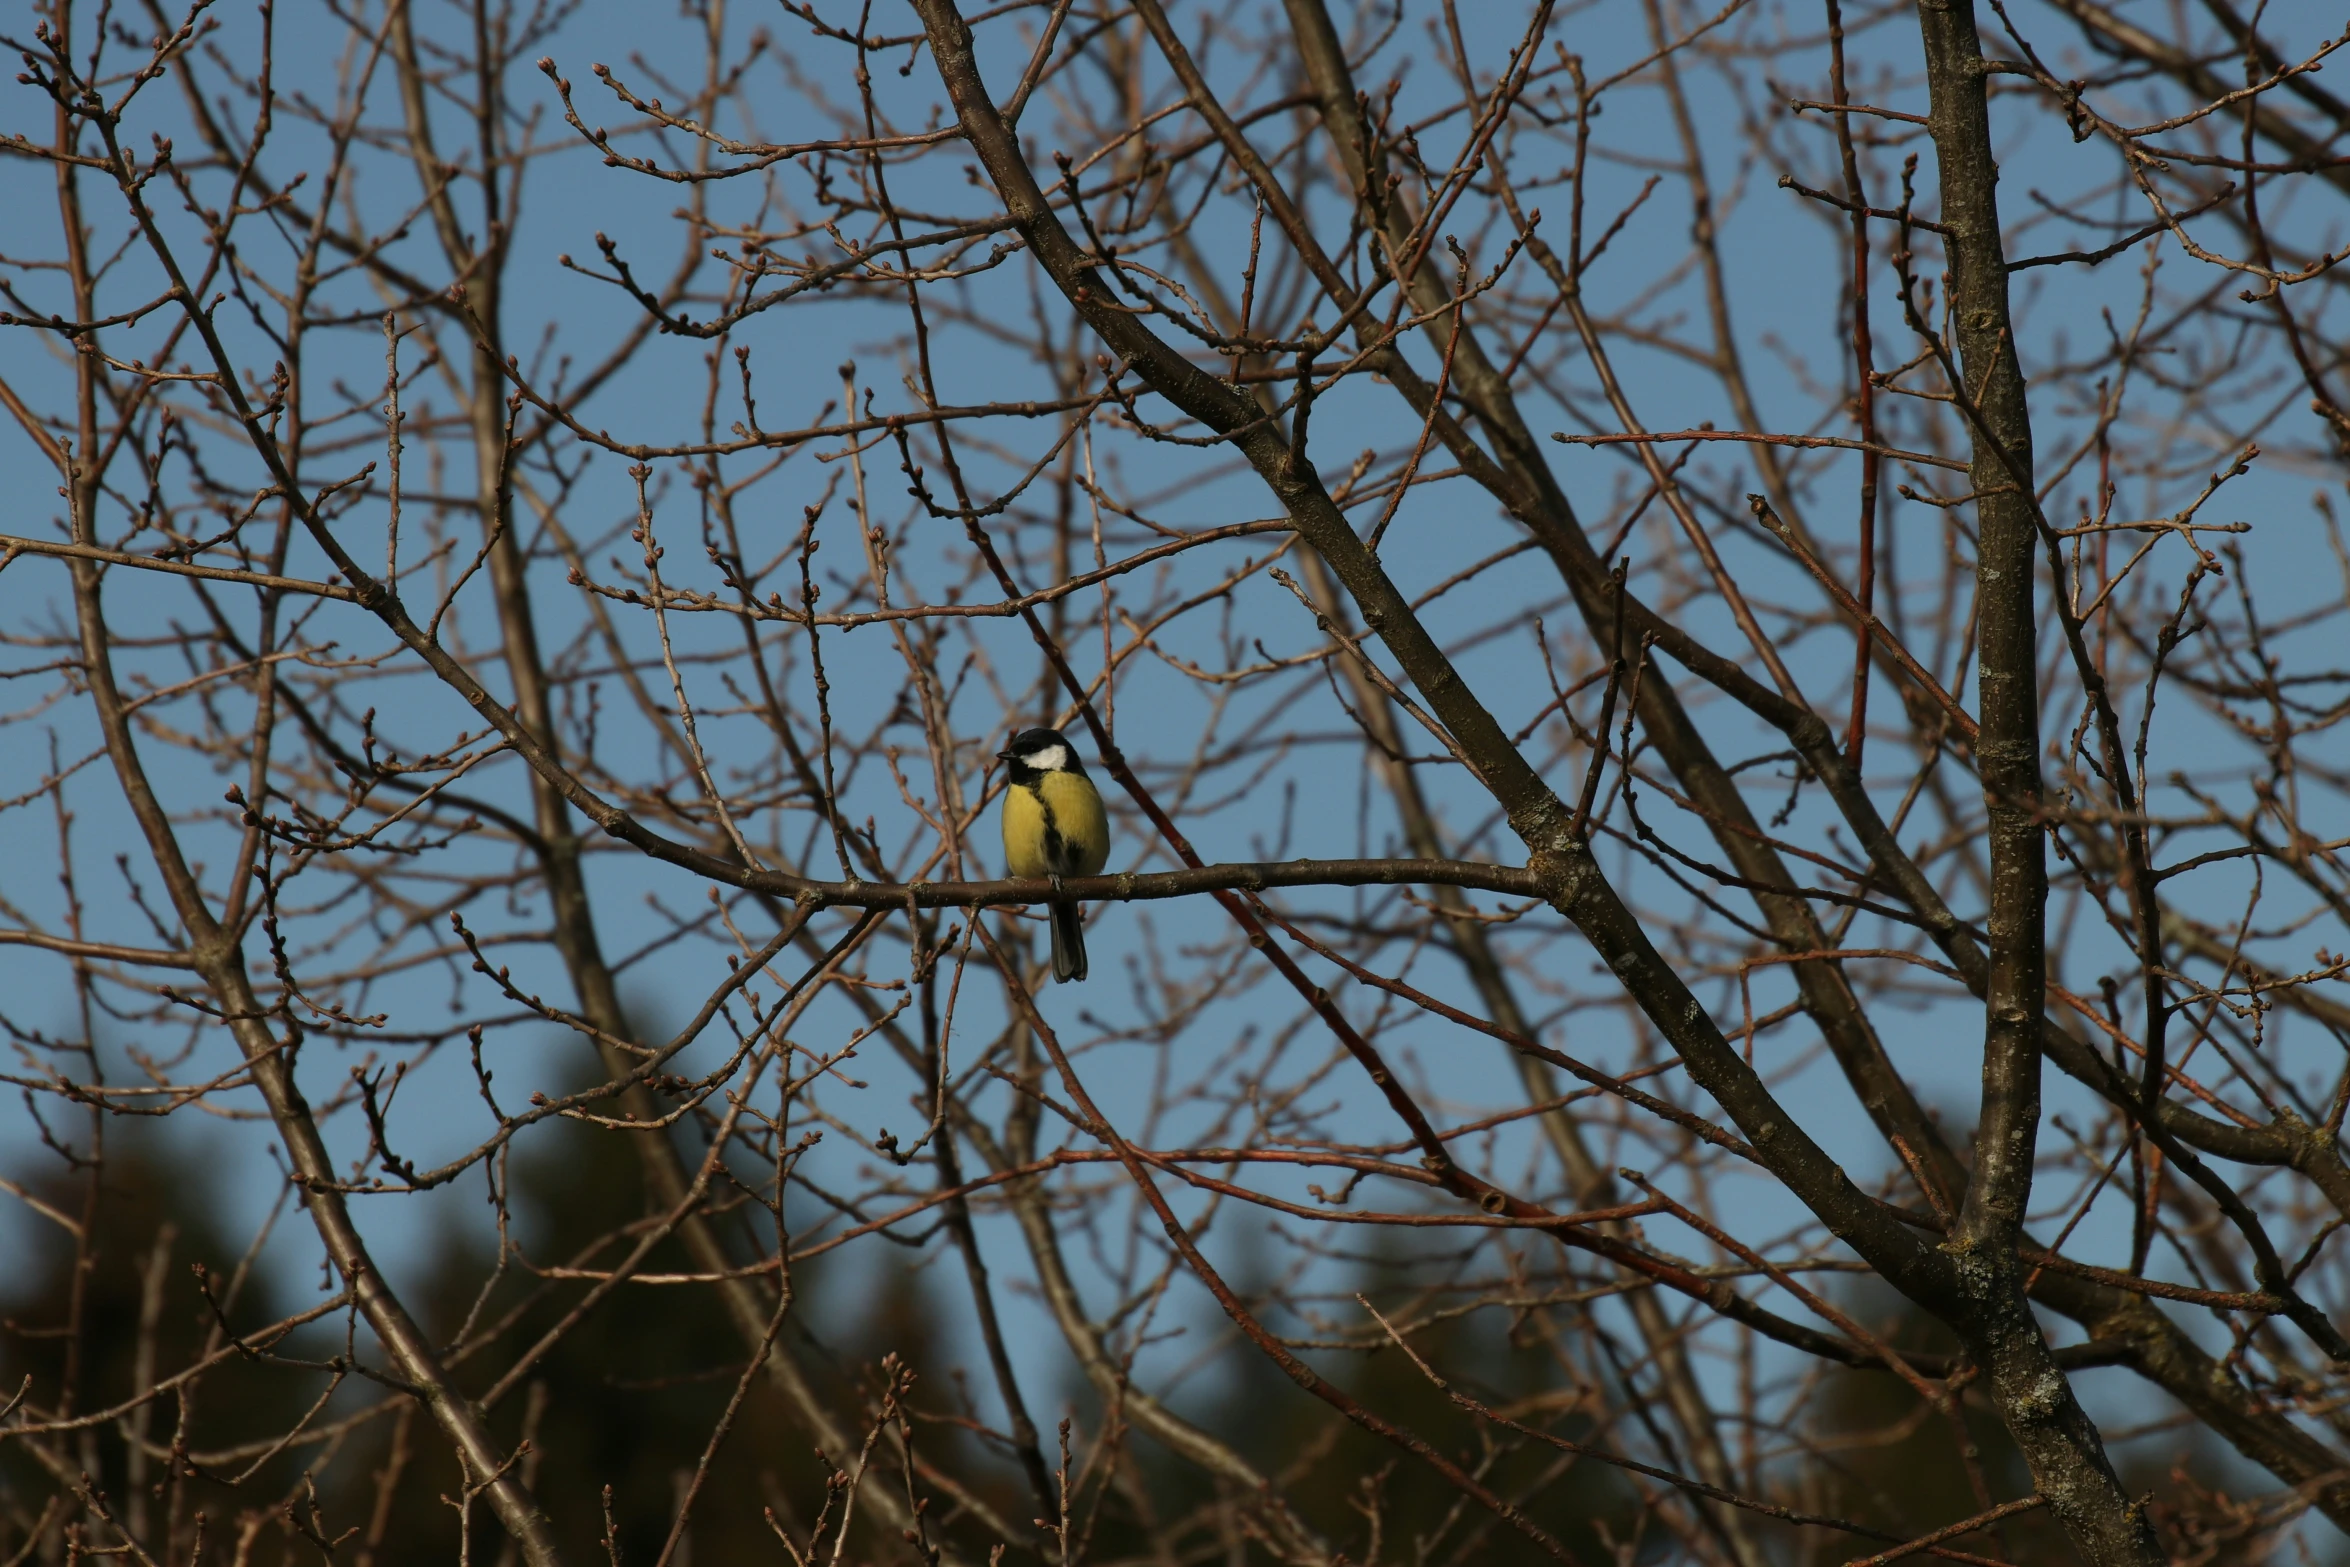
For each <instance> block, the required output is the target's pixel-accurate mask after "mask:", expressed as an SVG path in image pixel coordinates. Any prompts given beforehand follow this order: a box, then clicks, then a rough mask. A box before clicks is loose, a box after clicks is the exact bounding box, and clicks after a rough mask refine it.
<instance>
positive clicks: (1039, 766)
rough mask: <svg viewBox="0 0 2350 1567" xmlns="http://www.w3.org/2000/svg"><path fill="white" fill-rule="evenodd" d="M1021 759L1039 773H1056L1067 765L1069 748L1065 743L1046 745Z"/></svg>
mask: <svg viewBox="0 0 2350 1567" xmlns="http://www.w3.org/2000/svg"><path fill="white" fill-rule="evenodd" d="M1022 760H1023V761H1025V762H1027V764H1028V765H1029V766H1031V767H1033V768H1035V769H1036V770H1037V771H1038V772H1040V773H1057V772H1059V771H1061V770H1062V769H1063V768H1065V767H1067V766H1068V765H1069V748H1068V747H1067V746H1065V745H1048V746H1046V747H1045V748H1044V749H1043V750H1041V751H1036V752H1033V753H1032V754H1030V755H1028V756H1026V757H1023V758H1022Z"/></svg>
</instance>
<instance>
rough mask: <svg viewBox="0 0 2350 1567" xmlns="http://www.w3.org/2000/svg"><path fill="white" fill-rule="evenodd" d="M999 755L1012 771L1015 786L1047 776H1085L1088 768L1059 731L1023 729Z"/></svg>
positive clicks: (1074, 748)
mask: <svg viewBox="0 0 2350 1567" xmlns="http://www.w3.org/2000/svg"><path fill="white" fill-rule="evenodd" d="M996 755H997V756H999V757H1000V758H1002V760H1003V762H1004V765H1005V766H1006V767H1007V768H1009V769H1010V770H1011V775H1012V782H1014V783H1016V784H1025V783H1034V782H1035V781H1036V780H1037V779H1038V778H1039V777H1040V776H1042V775H1043V774H1045V773H1075V774H1077V776H1079V777H1080V778H1082V777H1084V776H1085V764H1084V763H1083V762H1080V761H1079V760H1077V748H1076V747H1075V746H1073V745H1071V744H1070V743H1069V739H1068V737H1067V736H1066V735H1064V734H1062V733H1061V731H1059V730H1058V729H1023V730H1021V731H1020V732H1019V733H1018V734H1016V735H1014V736H1012V743H1011V744H1010V745H1007V746H1005V747H1004V748H1003V749H1002V750H1001V751H998V752H997V753H996Z"/></svg>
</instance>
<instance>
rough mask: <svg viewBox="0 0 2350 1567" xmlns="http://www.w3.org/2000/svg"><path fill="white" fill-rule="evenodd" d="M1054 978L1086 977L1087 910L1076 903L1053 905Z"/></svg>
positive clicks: (1060, 980)
mask: <svg viewBox="0 0 2350 1567" xmlns="http://www.w3.org/2000/svg"><path fill="white" fill-rule="evenodd" d="M1052 924H1053V980H1054V982H1055V983H1056V984H1065V983H1067V982H1068V981H1070V980H1073V979H1083V978H1085V911H1084V910H1083V909H1081V908H1079V907H1078V906H1077V905H1076V904H1074V903H1056V904H1054V905H1053V906H1052Z"/></svg>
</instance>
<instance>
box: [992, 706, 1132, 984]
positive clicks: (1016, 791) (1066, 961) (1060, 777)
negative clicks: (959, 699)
mask: <svg viewBox="0 0 2350 1567" xmlns="http://www.w3.org/2000/svg"><path fill="white" fill-rule="evenodd" d="M996 755H997V757H998V759H999V760H1001V761H1002V762H1003V764H1004V767H1005V769H1006V771H1007V773H1008V774H1009V787H1007V788H1006V789H1005V790H1004V869H1005V871H1006V872H1007V873H1008V874H1010V875H1013V876H1043V877H1048V878H1050V879H1051V881H1052V883H1053V890H1054V891H1056V892H1058V891H1059V890H1060V883H1061V878H1062V877H1064V876H1098V875H1099V874H1101V868H1102V866H1103V865H1104V864H1105V863H1106V862H1107V861H1108V860H1109V858H1110V818H1109V815H1108V813H1107V812H1105V811H1104V810H1103V809H1102V797H1101V792H1100V791H1099V790H1097V789H1096V788H1094V786H1093V780H1092V779H1090V778H1088V777H1086V776H1085V764H1084V763H1083V762H1080V761H1079V760H1078V759H1077V750H1076V747H1074V746H1072V745H1070V744H1069V739H1068V737H1067V736H1066V735H1064V734H1062V733H1061V732H1060V731H1059V730H1058V729H1023V730H1021V731H1020V732H1019V733H1018V734H1016V735H1014V736H1013V737H1012V743H1011V744H1010V745H1007V746H1005V747H1004V748H1003V749H1002V750H1001V751H999V752H997V753H996ZM1052 930H1053V982H1054V983H1055V984H1065V983H1067V982H1068V981H1070V980H1073V979H1075V980H1082V979H1084V978H1085V918H1084V912H1083V911H1082V910H1081V909H1080V908H1079V907H1078V906H1077V905H1076V904H1074V903H1071V902H1067V901H1064V900H1056V901H1055V902H1054V903H1053V905H1052Z"/></svg>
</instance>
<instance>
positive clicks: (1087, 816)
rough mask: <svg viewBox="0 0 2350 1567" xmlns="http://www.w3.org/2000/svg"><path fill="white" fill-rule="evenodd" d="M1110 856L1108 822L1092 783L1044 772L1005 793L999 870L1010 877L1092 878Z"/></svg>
mask: <svg viewBox="0 0 2350 1567" xmlns="http://www.w3.org/2000/svg"><path fill="white" fill-rule="evenodd" d="M1109 858H1110V820H1109V816H1108V814H1107V813H1106V812H1104V811H1103V809H1102V797H1101V796H1100V795H1099V794H1098V793H1096V792H1095V790H1094V787H1093V785H1092V784H1091V783H1089V782H1088V781H1086V780H1085V779H1083V778H1080V777H1078V776H1076V775H1075V774H1072V773H1046V774H1045V775H1044V776H1043V777H1041V778H1039V779H1038V780H1037V781H1036V783H1035V785H1034V786H1033V787H1025V788H1024V787H1021V786H1019V785H1017V784H1015V785H1014V786H1013V787H1011V788H1009V789H1006V790H1005V791H1004V869H1005V871H1006V872H1008V873H1009V874H1011V875H1014V876H1094V875H1098V874H1100V872H1101V868H1102V866H1103V865H1105V864H1107V863H1108V861H1109Z"/></svg>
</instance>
